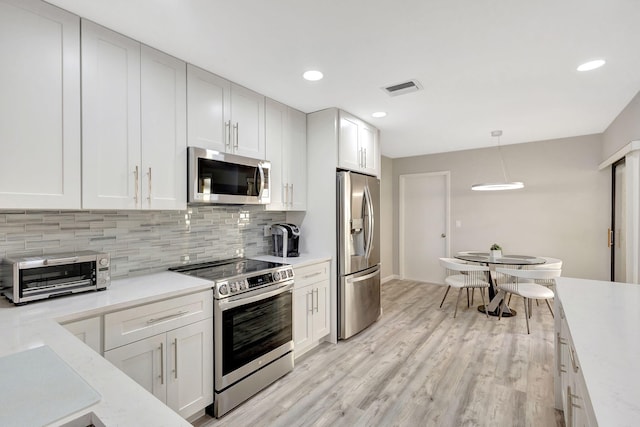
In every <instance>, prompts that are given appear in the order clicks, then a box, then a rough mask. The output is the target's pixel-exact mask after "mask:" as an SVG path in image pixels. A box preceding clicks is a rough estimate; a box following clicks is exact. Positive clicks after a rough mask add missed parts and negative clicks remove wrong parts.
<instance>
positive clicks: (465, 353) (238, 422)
mask: <svg viewBox="0 0 640 427" xmlns="http://www.w3.org/2000/svg"><path fill="white" fill-rule="evenodd" d="M456 293H457V290H455V289H453V290H452V291H451V292H449V295H448V296H447V300H446V301H445V304H444V305H443V308H442V309H440V308H439V307H438V305H439V304H440V301H441V299H442V296H443V295H444V287H441V286H435V285H430V284H425V283H418V282H413V281H400V280H394V281H391V282H388V283H386V284H384V285H383V287H382V307H383V315H382V317H381V318H380V319H379V320H378V321H377V322H376V323H375V324H374V325H372V326H371V327H369V328H368V329H366V330H365V331H363V332H361V333H360V334H358V335H357V336H355V337H353V338H351V339H349V340H348V341H340V342H339V343H338V344H337V345H333V344H328V343H324V344H322V345H321V346H320V347H318V348H317V349H316V350H313V351H312V352H311V354H308V355H305V356H303V357H302V358H300V359H298V360H296V366H295V369H294V370H293V372H291V373H289V374H288V375H286V376H285V377H283V378H282V379H280V380H279V381H277V382H276V383H274V384H272V385H271V386H270V387H268V388H266V389H265V390H263V391H262V392H260V393H259V394H257V395H256V396H254V397H253V398H252V399H250V400H249V401H247V402H245V403H244V404H242V405H241V406H239V407H238V408H236V409H235V410H233V411H232V412H230V413H228V414H227V415H225V416H224V417H223V418H221V419H220V420H216V419H213V418H210V417H208V416H205V417H202V418H200V419H199V420H197V421H196V423H194V425H196V426H198V427H223V426H253V427H257V426H283V427H284V426H287V427H289V426H489V425H491V426H509V427H511V426H545V427H546V426H563V425H564V423H563V421H562V414H561V412H559V411H556V410H555V409H554V408H553V402H554V399H553V369H552V367H553V342H554V340H553V319H552V317H551V314H550V313H549V311H548V309H547V307H546V305H540V306H536V305H535V303H534V307H533V318H532V319H530V320H531V335H527V329H526V324H525V319H524V317H523V313H524V308H523V304H522V299H520V298H516V297H514V298H513V299H512V301H511V304H510V306H511V307H513V308H515V309H516V310H518V309H519V310H518V315H517V316H515V317H513V318H509V319H505V318H503V319H502V320H500V321H498V319H497V318H495V317H491V318H489V319H487V318H486V317H485V316H484V315H483V314H482V313H479V312H478V311H477V309H476V308H475V306H477V305H478V304H479V303H480V301H479V300H480V298H479V295H478V293H477V292H476V300H475V306H474V307H472V308H469V309H468V308H467V303H466V298H465V297H464V296H463V297H461V298H460V306H459V307H458V316H457V318H455V319H454V318H453V309H454V305H455V301H456V296H457V295H456Z"/></svg>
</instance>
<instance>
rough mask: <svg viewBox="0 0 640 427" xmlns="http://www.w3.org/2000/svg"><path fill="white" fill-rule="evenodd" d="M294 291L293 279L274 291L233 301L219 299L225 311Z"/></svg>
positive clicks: (221, 307)
mask: <svg viewBox="0 0 640 427" xmlns="http://www.w3.org/2000/svg"><path fill="white" fill-rule="evenodd" d="M292 291H293V281H291V282H287V283H286V284H285V285H284V286H281V287H279V288H278V289H274V290H273V291H269V292H265V293H262V294H259V295H254V296H251V297H246V298H240V299H237V300H233V301H224V300H223V301H219V302H218V304H219V306H220V310H222V311H225V310H229V309H232V308H235V307H239V306H241V305H245V304H251V303H252V302H256V301H261V300H263V299H267V298H271V297H274V296H276V295H280V294H283V293H285V292H292Z"/></svg>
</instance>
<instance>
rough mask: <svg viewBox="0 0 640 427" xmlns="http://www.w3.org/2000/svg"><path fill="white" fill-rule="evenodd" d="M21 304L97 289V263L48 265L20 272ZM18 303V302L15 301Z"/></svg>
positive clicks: (18, 291) (19, 292)
mask: <svg viewBox="0 0 640 427" xmlns="http://www.w3.org/2000/svg"><path fill="white" fill-rule="evenodd" d="M18 274H19V277H18V289H17V290H16V289H14V293H16V291H17V294H18V296H19V302H28V301H33V300H37V299H43V298H49V297H52V296H59V295H67V294H71V293H76V292H83V291H88V290H95V289H96V262H95V261H85V262H77V263H73V264H60V265H47V266H44V267H36V268H28V269H21V270H19V273H18ZM14 302H17V301H14Z"/></svg>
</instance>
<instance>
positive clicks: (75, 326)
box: [62, 317, 102, 354]
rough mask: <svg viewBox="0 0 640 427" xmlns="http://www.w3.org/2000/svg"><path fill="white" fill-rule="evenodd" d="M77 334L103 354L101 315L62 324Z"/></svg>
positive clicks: (80, 338) (81, 339)
mask: <svg viewBox="0 0 640 427" xmlns="http://www.w3.org/2000/svg"><path fill="white" fill-rule="evenodd" d="M62 326H63V327H64V328H65V329H66V330H68V331H69V332H71V333H72V334H73V335H75V336H76V337H77V338H78V339H79V340H80V341H82V342H83V343H85V344H86V345H88V346H89V347H91V348H92V349H93V350H94V351H95V352H96V353H98V354H102V327H101V325H100V317H92V318H90V319H83V320H77V321H75V322H70V323H65V324H64V325H62Z"/></svg>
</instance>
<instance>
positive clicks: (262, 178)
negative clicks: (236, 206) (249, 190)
mask: <svg viewBox="0 0 640 427" xmlns="http://www.w3.org/2000/svg"><path fill="white" fill-rule="evenodd" d="M258 173H259V174H260V184H259V185H258V184H256V190H257V191H258V199H260V198H262V192H263V191H264V169H262V163H258Z"/></svg>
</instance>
